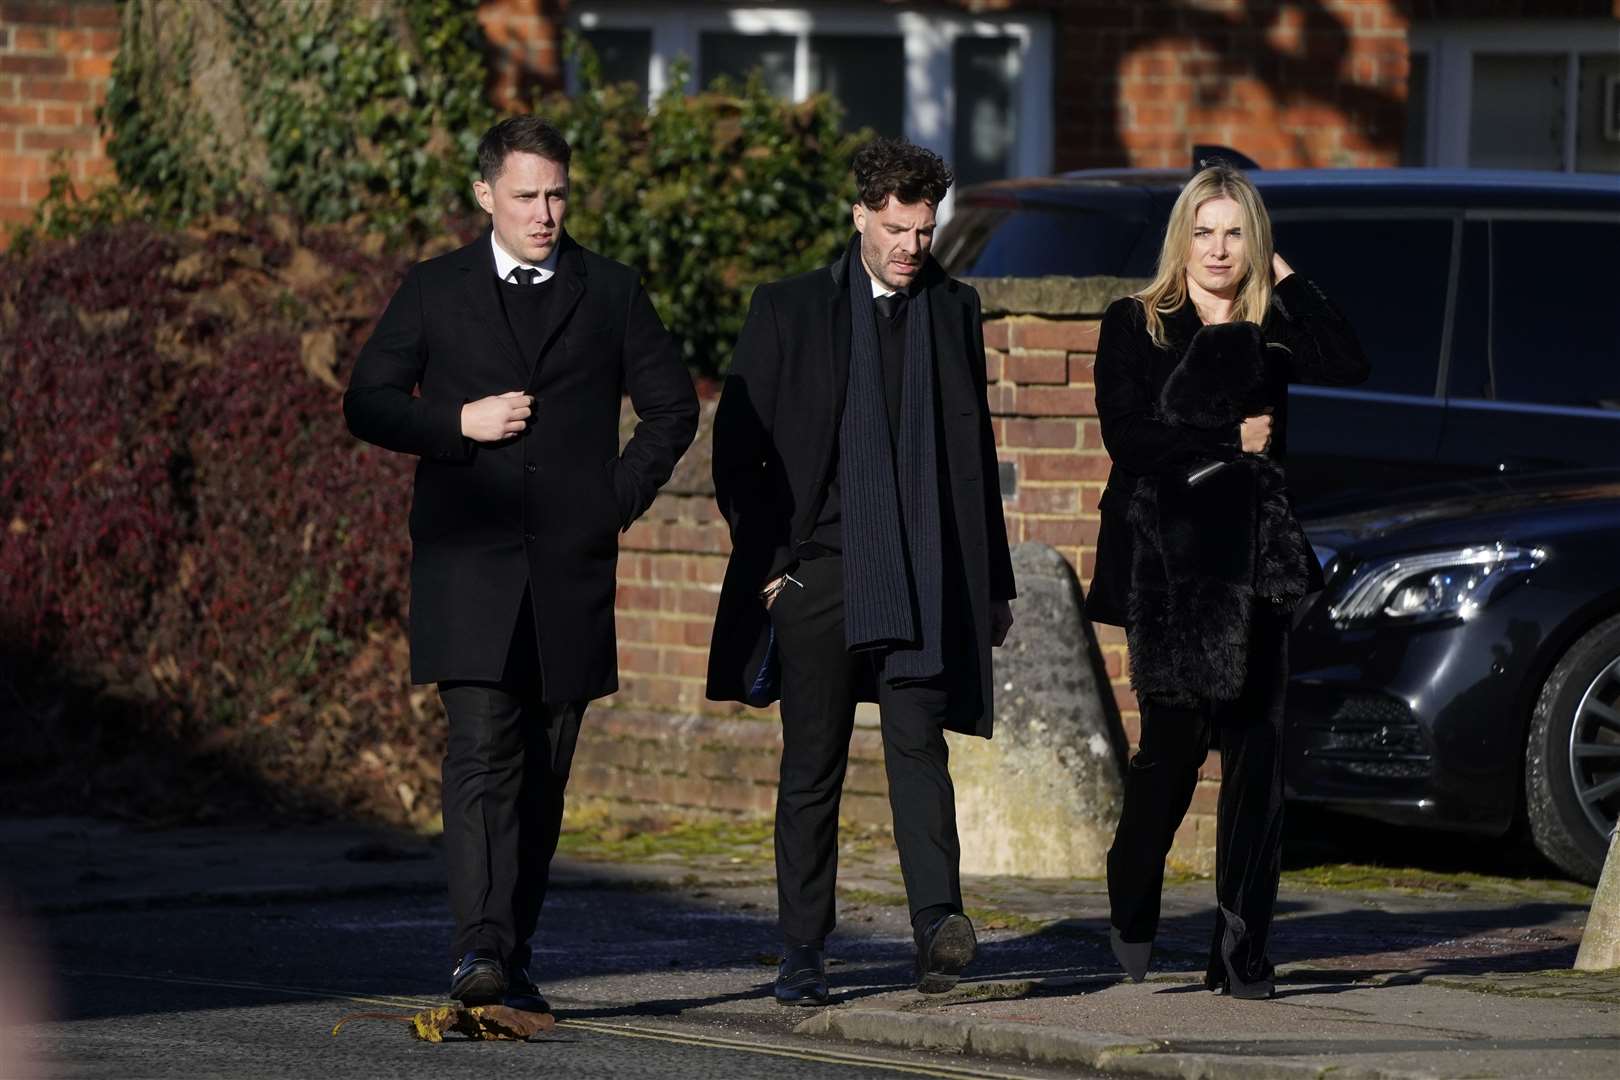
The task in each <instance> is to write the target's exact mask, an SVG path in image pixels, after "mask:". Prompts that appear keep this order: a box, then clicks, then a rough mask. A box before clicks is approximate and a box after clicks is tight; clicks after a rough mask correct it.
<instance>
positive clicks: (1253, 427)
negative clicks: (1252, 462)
mask: <svg viewBox="0 0 1620 1080" xmlns="http://www.w3.org/2000/svg"><path fill="white" fill-rule="evenodd" d="M1240 442H1241V443H1242V445H1243V452H1244V453H1245V454H1263V453H1265V452H1266V448H1267V447H1269V446H1270V445H1271V410H1270V409H1267V410H1266V411H1265V412H1263V413H1261V414H1260V415H1259V416H1250V417H1248V418H1246V419H1245V420H1244V421H1243V430H1242V433H1241V437H1240Z"/></svg>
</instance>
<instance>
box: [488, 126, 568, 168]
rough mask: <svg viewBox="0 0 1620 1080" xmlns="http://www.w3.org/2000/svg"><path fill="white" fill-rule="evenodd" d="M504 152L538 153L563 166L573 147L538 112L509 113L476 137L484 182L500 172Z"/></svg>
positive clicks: (502, 166) (503, 164)
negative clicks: (535, 114) (534, 114)
mask: <svg viewBox="0 0 1620 1080" xmlns="http://www.w3.org/2000/svg"><path fill="white" fill-rule="evenodd" d="M508 154H539V155H540V156H541V157H543V158H545V159H546V160H547V161H555V162H556V163H557V164H558V165H561V166H562V167H563V168H564V169H565V170H566V169H567V168H568V159H569V158H571V157H573V155H574V151H573V149H572V148H571V147H570V146H569V145H568V140H567V139H565V138H563V133H562V132H560V131H558V130H557V128H556V125H554V124H552V123H551V121H549V120H542V119H541V118H540V117H538V116H511V117H508V118H507V119H505V120H502V121H501V122H500V123H498V124H496V125H495V126H494V127H492V128H490V129H489V130H488V131H486V132H484V137H483V138H482V139H479V140H478V172H479V174H480V175H482V176H483V178H484V183H486V184H493V183H494V182H495V178H496V177H498V176H500V175H501V170H502V169H503V168H505V167H506V156H507V155H508Z"/></svg>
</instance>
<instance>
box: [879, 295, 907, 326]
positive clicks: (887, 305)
mask: <svg viewBox="0 0 1620 1080" xmlns="http://www.w3.org/2000/svg"><path fill="white" fill-rule="evenodd" d="M905 302H906V294H905V293H897V292H892V293H889V294H888V295H887V296H879V297H875V298H874V299H873V300H872V303H874V304H876V305H877V309H878V314H879V315H881V316H883V317H884V318H885V319H892V318H894V316H895V314H896V313H897V312H898V311H899V310H900V305H901V304H903V303H905Z"/></svg>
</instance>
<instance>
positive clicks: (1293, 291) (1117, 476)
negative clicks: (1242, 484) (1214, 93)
mask: <svg viewBox="0 0 1620 1080" xmlns="http://www.w3.org/2000/svg"><path fill="white" fill-rule="evenodd" d="M1202 325H1203V323H1202V322H1201V321H1200V320H1199V318H1198V312H1197V310H1196V309H1195V308H1194V307H1193V305H1192V303H1191V302H1188V303H1187V304H1184V305H1183V306H1182V307H1181V309H1180V310H1178V311H1176V312H1174V313H1172V314H1170V315H1168V316H1166V317H1165V336H1166V338H1167V339H1168V341H1169V346H1170V347H1169V348H1163V349H1162V348H1160V347H1158V346H1157V345H1155V344H1154V343H1153V339H1152V338H1151V337H1149V336H1148V331H1147V317H1146V315H1145V313H1144V312H1143V310H1142V305H1141V304H1140V303H1139V302H1138V301H1137V300H1136V299H1134V298H1133V297H1123V298H1121V299H1119V300H1116V301H1115V302H1114V303H1113V304H1112V305H1110V306H1109V308H1108V311H1107V312H1106V313H1105V314H1104V315H1103V321H1102V330H1101V333H1100V335H1099V337H1098V341H1097V363H1096V369H1095V374H1094V379H1095V383H1096V387H1097V418H1098V421H1099V423H1100V424H1101V426H1102V438H1103V445H1104V446H1105V447H1106V448H1107V449H1108V454H1109V456H1110V457H1111V458H1113V462H1114V463H1113V467H1112V468H1111V469H1110V470H1109V472H1108V486H1107V487H1106V488H1105V489H1104V490H1103V496H1102V500H1101V502H1100V505H1099V510H1100V516H1101V523H1100V525H1099V527H1098V532H1097V569H1096V571H1095V573H1094V574H1093V575H1092V580H1091V590H1090V592H1089V593H1088V594H1087V596H1086V614H1087V616H1089V617H1090V618H1091V620H1092V621H1093V622H1103V623H1113V624H1115V625H1117V626H1126V625H1128V624H1129V622H1130V617H1129V614H1128V610H1129V608H1128V604H1129V594H1130V587H1131V549H1132V543H1133V540H1132V533H1131V524H1130V521H1129V519H1128V515H1129V513H1130V506H1131V499H1132V496H1133V495H1135V493H1136V487H1137V481H1138V480H1139V479H1140V478H1141V477H1143V476H1148V475H1156V474H1169V473H1172V472H1175V471H1178V470H1179V471H1180V472H1182V473H1183V474H1184V473H1185V471H1186V469H1187V468H1188V467H1189V466H1191V465H1194V464H1197V463H1198V462H1200V461H1207V460H1209V459H1211V458H1222V457H1231V456H1234V455H1236V454H1237V452H1238V450H1237V447H1238V426H1237V425H1236V424H1234V425H1231V426H1229V427H1227V428H1225V429H1219V430H1215V431H1210V432H1199V431H1197V430H1196V429H1192V428H1188V427H1183V426H1175V425H1172V424H1169V423H1167V422H1165V420H1164V419H1163V418H1162V417H1161V416H1160V415H1158V411H1157V402H1158V401H1159V398H1160V395H1161V394H1162V393H1163V392H1164V384H1165V380H1167V379H1168V378H1169V377H1170V373H1171V372H1172V371H1174V370H1175V369H1176V367H1177V365H1178V364H1180V363H1181V360H1182V357H1183V356H1184V355H1185V354H1186V351H1187V346H1188V345H1189V344H1190V343H1191V341H1192V339H1193V335H1194V334H1196V333H1197V332H1198V330H1199V328H1200V327H1201V326H1202ZM1261 331H1262V333H1263V334H1264V336H1265V340H1266V342H1267V343H1275V344H1277V345H1281V346H1283V348H1281V349H1272V350H1269V351H1270V352H1272V353H1275V354H1277V356H1278V357H1279V361H1278V362H1277V363H1276V364H1275V365H1274V366H1273V372H1274V374H1273V376H1272V378H1271V381H1270V385H1268V386H1267V387H1266V388H1265V390H1264V392H1263V394H1262V395H1261V401H1263V402H1264V403H1266V404H1269V405H1270V406H1271V408H1272V409H1273V414H1272V428H1271V449H1270V451H1269V454H1270V456H1271V458H1272V459H1273V460H1276V461H1281V460H1282V459H1283V458H1284V457H1285V456H1286V454H1287V446H1288V387H1287V384H1288V383H1291V382H1299V383H1319V384H1324V385H1328V386H1353V385H1355V384H1356V383H1359V382H1362V381H1363V380H1365V379H1366V378H1367V374H1368V371H1369V368H1368V366H1367V358H1366V357H1365V356H1364V355H1363V354H1362V351H1361V345H1360V344H1359V343H1358V342H1357V341H1356V335H1355V332H1354V330H1352V329H1351V327H1350V324H1349V323H1348V322H1346V321H1345V319H1344V316H1342V315H1340V314H1339V312H1338V310H1337V309H1336V308H1335V307H1334V306H1333V305H1332V304H1331V303H1329V302H1328V299H1327V297H1326V296H1325V295H1323V293H1322V290H1321V289H1319V288H1317V286H1316V285H1315V284H1314V283H1312V282H1310V281H1308V280H1306V279H1305V278H1303V277H1301V276H1300V275H1299V274H1291V275H1289V276H1288V277H1286V278H1284V279H1283V280H1282V281H1281V282H1279V283H1278V284H1277V286H1276V288H1275V289H1273V290H1272V294H1271V310H1270V311H1269V312H1267V314H1266V319H1265V322H1263V323H1262V324H1261ZM1310 569H1311V573H1312V579H1311V582H1310V585H1309V587H1310V588H1311V589H1313V590H1314V589H1319V588H1321V587H1322V577H1321V569H1320V567H1317V566H1316V565H1315V564H1314V563H1312V564H1311V568H1310Z"/></svg>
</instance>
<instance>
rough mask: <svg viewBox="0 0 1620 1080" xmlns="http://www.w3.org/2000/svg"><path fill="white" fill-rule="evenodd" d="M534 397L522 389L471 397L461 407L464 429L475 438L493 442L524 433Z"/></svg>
mask: <svg viewBox="0 0 1620 1080" xmlns="http://www.w3.org/2000/svg"><path fill="white" fill-rule="evenodd" d="M533 406H534V398H532V397H530V396H529V395H528V394H525V393H524V392H523V391H521V390H509V391H507V392H506V393H504V394H496V395H495V396H493V397H487V398H479V399H478V400H477V401H469V402H467V404H465V405H463V406H462V407H461V433H462V434H463V435H465V436H466V437H467V438H469V439H471V440H472V441H473V442H481V443H492V442H500V441H501V440H502V439H510V438H511V437H512V436H514V435H521V434H522V433H523V429H524V428H526V427H528V426H529V413H530V412H531V411H532V410H533Z"/></svg>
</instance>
